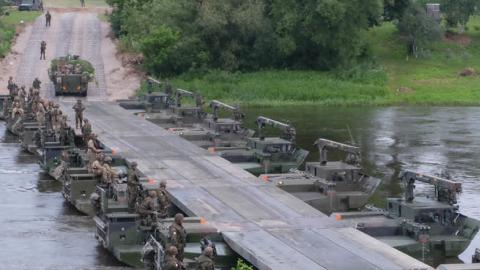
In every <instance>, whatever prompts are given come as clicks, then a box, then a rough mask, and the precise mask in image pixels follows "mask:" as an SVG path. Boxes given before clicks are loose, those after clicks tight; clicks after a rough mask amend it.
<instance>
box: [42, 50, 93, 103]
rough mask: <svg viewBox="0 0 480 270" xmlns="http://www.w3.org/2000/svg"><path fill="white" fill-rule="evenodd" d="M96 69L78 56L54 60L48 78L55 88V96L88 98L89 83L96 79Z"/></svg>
mask: <svg viewBox="0 0 480 270" xmlns="http://www.w3.org/2000/svg"><path fill="white" fill-rule="evenodd" d="M94 72H95V70H94V68H93V66H92V64H91V63H90V62H88V61H85V60H82V59H80V57H79V56H78V55H67V56H65V57H60V58H56V59H53V60H52V62H51V65H50V68H49V69H48V76H49V77H50V80H51V81H52V82H53V85H54V87H55V95H56V96H58V95H68V94H70V95H80V96H87V90H88V83H89V82H90V81H92V80H93V78H94Z"/></svg>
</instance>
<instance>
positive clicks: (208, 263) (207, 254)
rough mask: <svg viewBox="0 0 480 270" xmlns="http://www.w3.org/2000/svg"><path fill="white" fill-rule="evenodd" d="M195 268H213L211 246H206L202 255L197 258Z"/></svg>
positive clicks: (206, 269) (204, 269)
mask: <svg viewBox="0 0 480 270" xmlns="http://www.w3.org/2000/svg"><path fill="white" fill-rule="evenodd" d="M196 269H197V270H215V264H214V262H213V248H212V247H206V248H205V249H204V250H203V253H202V255H200V256H199V257H198V258H197V268H196Z"/></svg>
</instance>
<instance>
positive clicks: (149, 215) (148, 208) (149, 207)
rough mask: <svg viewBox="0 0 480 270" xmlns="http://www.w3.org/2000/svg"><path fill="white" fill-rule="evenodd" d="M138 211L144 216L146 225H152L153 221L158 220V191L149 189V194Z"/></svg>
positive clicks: (143, 219) (143, 220)
mask: <svg viewBox="0 0 480 270" xmlns="http://www.w3.org/2000/svg"><path fill="white" fill-rule="evenodd" d="M138 213H139V214H140V217H141V218H142V222H143V224H144V225H145V226H150V225H151V224H152V221H156V219H157V213H158V203H157V192H156V191H155V190H150V191H148V196H147V197H146V198H145V199H143V201H142V203H141V204H140V206H139V207H138Z"/></svg>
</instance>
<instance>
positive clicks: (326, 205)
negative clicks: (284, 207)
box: [260, 139, 380, 214]
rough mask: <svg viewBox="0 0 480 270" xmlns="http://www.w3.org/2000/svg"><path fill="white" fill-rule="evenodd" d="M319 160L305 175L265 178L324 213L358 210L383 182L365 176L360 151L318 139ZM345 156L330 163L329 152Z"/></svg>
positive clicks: (288, 174)
mask: <svg viewBox="0 0 480 270" xmlns="http://www.w3.org/2000/svg"><path fill="white" fill-rule="evenodd" d="M315 145H316V146H317V147H318V150H319V154H320V160H319V161H318V162H307V163H306V164H305V171H299V170H295V171H292V172H289V173H285V174H263V175H260V179H262V180H264V181H266V182H270V183H272V184H274V185H276V186H277V187H279V188H281V189H283V190H285V191H287V192H289V193H291V194H292V195H294V196H295V197H297V198H299V199H301V200H303V201H304V202H306V203H308V204H310V205H311V206H313V207H315V208H316V209H318V210H320V211H322V212H323V213H326V214H330V213H332V212H338V211H351V210H359V209H361V208H362V207H364V206H365V205H366V204H367V202H368V199H369V198H370V196H371V195H373V193H374V192H375V190H376V189H377V187H378V185H379V184H380V179H378V178H374V177H370V176H368V175H366V174H365V172H364V171H363V169H362V167H361V166H360V160H361V155H360V149H359V148H358V147H356V146H351V145H347V144H343V143H339V142H335V141H331V140H327V139H318V140H317V141H316V142H315ZM331 149H332V150H337V152H341V153H344V154H346V155H345V160H339V161H329V160H328V156H327V152H328V150H331Z"/></svg>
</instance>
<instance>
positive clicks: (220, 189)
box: [62, 102, 431, 270]
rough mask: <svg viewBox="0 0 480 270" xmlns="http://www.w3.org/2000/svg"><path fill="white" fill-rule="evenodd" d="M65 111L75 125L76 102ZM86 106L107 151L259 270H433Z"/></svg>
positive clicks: (117, 113) (178, 143) (125, 119)
mask: <svg viewBox="0 0 480 270" xmlns="http://www.w3.org/2000/svg"><path fill="white" fill-rule="evenodd" d="M62 106H63V109H64V112H67V113H68V114H70V115H69V119H70V120H72V119H74V115H73V111H72V110H71V107H72V103H66V102H64V103H63V104H62ZM86 107H87V109H86V111H85V117H87V118H88V119H89V121H90V122H91V123H92V126H93V130H94V132H95V133H97V134H98V136H99V139H100V140H101V141H102V143H103V144H105V145H106V146H107V147H109V148H111V149H113V150H114V151H115V152H117V153H119V154H121V155H122V156H124V157H125V158H126V159H128V160H130V161H136V162H137V163H138V168H139V169H140V170H141V171H142V172H143V173H145V175H147V176H148V177H149V178H151V179H154V180H155V181H161V180H167V181H168V191H169V192H170V194H171V195H172V197H173V198H172V200H173V202H174V203H175V204H176V205H177V206H179V207H180V208H181V209H182V210H183V211H184V212H185V213H187V214H188V215H191V216H198V217H203V218H204V219H205V220H206V222H208V223H210V224H211V225H213V226H214V227H215V228H217V229H218V230H219V231H220V232H221V233H222V235H223V236H224V239H225V241H226V242H227V243H228V244H229V245H230V246H231V247H232V248H233V249H234V250H235V251H236V252H237V253H238V254H240V255H241V256H242V257H244V258H245V259H247V260H248V261H249V262H250V263H252V264H254V265H255V266H256V267H257V268H259V269H262V270H264V269H274V270H281V269H286V270H292V269H312V270H313V269H335V270H337V269H340V270H341V269H345V270H347V269H348V270H350V269H359V270H360V269H388V270H395V269H431V268H430V267H429V266H428V265H425V264H423V263H422V262H419V261H417V260H415V259H413V258H411V257H409V256H407V255H405V254H403V253H401V252H399V251H397V250H395V249H393V248H391V247H389V246H387V245H386V244H384V243H382V242H380V241H377V240H375V239H374V238H372V237H370V236H368V235H366V234H364V233H362V232H360V231H358V230H356V229H354V228H350V227H348V226H347V225H346V224H344V223H343V222H341V221H335V220H334V219H332V218H329V217H327V216H326V215H324V214H323V213H321V212H319V211H317V210H316V209H314V208H312V207H310V206H309V205H307V204H305V203H304V202H303V201H301V200H299V199H297V198H295V197H294V196H292V195H290V194H288V193H287V192H284V191H282V190H281V189H279V188H277V187H274V186H271V185H267V184H266V183H263V182H262V181H261V180H259V179H258V178H256V177H255V176H253V175H251V174H249V173H248V172H246V171H244V170H242V169H241V168H239V167H237V166H235V165H234V164H231V163H230V162H228V161H226V160H224V159H222V158H220V157H218V156H216V155H214V154H211V153H209V152H208V151H206V150H203V149H201V148H200V147H197V146H195V145H194V144H193V143H190V142H188V141H186V140H184V139H182V138H180V137H179V136H176V135H173V134H171V133H169V132H167V131H166V130H164V129H163V128H161V127H159V126H157V125H155V124H153V123H150V122H148V121H146V120H144V119H142V118H140V117H138V116H134V115H133V114H131V112H129V111H127V110H124V109H122V108H121V107H120V106H118V105H117V104H116V103H107V102H90V103H87V104H86Z"/></svg>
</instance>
